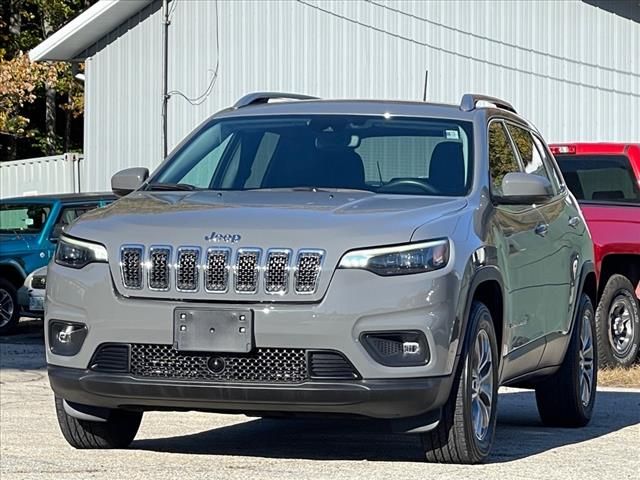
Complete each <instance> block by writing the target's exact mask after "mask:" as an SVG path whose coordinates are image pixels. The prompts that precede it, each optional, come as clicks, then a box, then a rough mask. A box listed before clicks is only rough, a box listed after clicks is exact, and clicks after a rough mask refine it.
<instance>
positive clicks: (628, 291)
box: [596, 274, 640, 368]
mask: <svg viewBox="0 0 640 480" xmlns="http://www.w3.org/2000/svg"><path fill="white" fill-rule="evenodd" d="M616 317H617V318H618V319H620V318H624V319H626V320H627V322H628V323H625V324H624V326H623V324H620V327H619V330H618V332H617V333H618V335H616V331H615V329H614V318H616ZM596 335H597V338H598V359H599V366H600V367H601V368H602V367H629V366H631V365H633V364H634V363H635V361H636V359H637V357H638V347H639V346H640V313H639V312H638V301H637V300H636V296H635V292H634V288H633V285H632V284H631V282H630V281H629V279H628V278H627V277H625V276H623V275H617V274H616V275H612V276H611V277H610V278H609V280H608V281H607V284H606V285H605V287H604V290H603V291H602V295H601V297H600V303H599V304H598V309H597V310H596ZM624 338H626V339H627V341H626V342H625V343H624V344H623V343H622V341H620V340H622V339H624ZM616 340H618V341H616ZM614 342H615V343H616V345H617V347H618V348H616V347H615V346H614V345H613V343H614Z"/></svg>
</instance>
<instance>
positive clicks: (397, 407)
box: [48, 365, 453, 426]
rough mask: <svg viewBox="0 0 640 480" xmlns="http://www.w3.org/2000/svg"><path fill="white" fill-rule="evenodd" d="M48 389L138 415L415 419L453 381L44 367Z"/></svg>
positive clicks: (433, 406) (441, 398) (433, 408)
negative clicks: (277, 378) (228, 378)
mask: <svg viewBox="0 0 640 480" xmlns="http://www.w3.org/2000/svg"><path fill="white" fill-rule="evenodd" d="M48 372H49V382H50V383H51V388H52V389H53V391H54V392H55V393H56V395H58V396H59V397H61V398H64V399H65V400H67V401H69V402H74V403H78V404H82V405H91V406H93V407H106V408H129V409H142V410H166V409H169V410H202V411H216V412H228V413H247V414H260V413H264V412H271V413H320V414H353V415H363V416H367V417H374V418H386V419H406V418H412V417H416V419H421V420H418V422H417V423H416V426H418V425H420V424H422V425H424V424H426V422H425V421H424V416H425V415H429V414H433V413H434V412H438V409H439V408H440V407H441V406H442V405H444V403H445V402H446V399H447V398H448V396H449V393H450V390H451V384H452V379H453V376H451V375H448V376H442V377H429V378H404V379H380V380H357V381H356V380H353V381H333V382H332V381H308V382H305V383H302V384H297V385H273V384H256V383H243V384H242V383H236V384H233V385H230V384H216V383H211V382H196V381H176V380H163V379H153V380H151V379H143V378H136V377H133V376H131V375H128V374H110V373H99V372H93V371H90V370H83V369H76V368H66V367H59V366H54V365H49V367H48Z"/></svg>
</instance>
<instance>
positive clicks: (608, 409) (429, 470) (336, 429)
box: [0, 322, 640, 480]
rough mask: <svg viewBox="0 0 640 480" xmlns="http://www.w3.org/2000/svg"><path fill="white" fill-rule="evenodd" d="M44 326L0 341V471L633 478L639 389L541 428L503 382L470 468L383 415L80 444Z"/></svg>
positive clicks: (162, 419) (172, 422) (103, 475)
mask: <svg viewBox="0 0 640 480" xmlns="http://www.w3.org/2000/svg"><path fill="white" fill-rule="evenodd" d="M44 365H45V362H44V352H43V346H42V331H41V323H40V322H28V323H24V324H22V325H21V331H20V334H19V335H16V336H12V337H0V478H1V479H2V480H14V479H40V478H42V479H44V478H46V479H57V478H60V479H69V480H70V479H89V478H91V479H109V480H113V479H120V478H121V479H132V480H135V479H156V478H158V479H163V480H170V479H180V480H186V479H192V478H193V479H197V478H203V479H204V478H206V479H243V480H247V479H256V480H262V479H271V478H276V479H278V480H287V479H326V478H330V479H332V480H339V479H357V480H364V479H384V480H390V479H396V478H399V479H445V478H456V479H464V478H473V479H474V480H481V479H485V478H486V479H494V478H495V479H500V480H511V479H538V478H540V479H562V480H568V479H588V480H596V479H598V480H599V479H615V480H622V479H634V480H635V479H638V478H640V475H639V474H638V472H640V390H639V389H599V391H598V397H597V403H596V409H595V415H594V418H593V420H592V422H591V423H590V425H589V426H587V427H586V428H582V429H562V428H561V429H552V428H546V427H543V426H542V424H541V422H540V419H539V417H538V414H537V411H536V407H535V398H534V395H533V393H532V392H530V391H526V390H516V389H502V390H501V392H502V393H501V394H500V397H499V416H498V429H497V434H496V440H495V444H494V448H493V454H492V456H491V457H490V459H489V461H488V463H486V464H484V465H475V466H451V465H431V464H427V463H424V462H422V461H421V451H420V442H419V440H418V438H417V437H414V436H411V435H400V434H392V433H389V431H388V429H387V425H386V424H385V423H383V422H375V421H361V420H345V419H331V420H326V419H317V420H316V419H260V418H249V417H245V416H243V415H219V414H208V413H197V412H188V413H171V412H151V413H146V414H145V416H144V419H143V421H142V426H141V428H140V432H139V433H138V436H137V437H136V440H135V441H134V442H133V444H132V445H131V447H130V448H129V449H126V450H112V451H80V450H74V449H73V448H71V447H69V446H68V445H67V443H66V442H65V440H64V439H63V437H62V435H61V434H60V431H59V429H58V425H57V421H56V418H55V413H54V408H53V395H52V393H51V390H50V389H49V385H48V382H47V377H46V370H45V369H44Z"/></svg>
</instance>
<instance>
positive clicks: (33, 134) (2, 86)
mask: <svg viewBox="0 0 640 480" xmlns="http://www.w3.org/2000/svg"><path fill="white" fill-rule="evenodd" d="M94 2H95V0H9V1H8V2H3V3H2V6H1V7H0V13H1V16H0V18H2V19H7V21H2V20H0V142H1V143H0V160H7V159H13V158H16V156H17V155H18V151H20V153H23V152H24V153H25V154H27V155H26V156H36V155H51V154H55V153H61V152H62V151H68V150H71V149H74V148H78V147H81V130H82V125H81V116H82V112H83V103H84V101H83V100H84V99H83V86H82V84H81V83H80V82H78V81H77V80H76V79H75V78H74V75H75V73H77V72H79V71H82V65H72V64H70V63H66V62H56V63H50V62H39V63H34V62H31V61H30V60H29V58H28V56H27V55H26V53H25V52H27V51H28V50H30V49H31V48H33V47H35V46H36V45H37V44H38V43H40V42H41V41H42V40H44V39H45V38H47V37H48V36H49V35H51V34H52V33H54V32H55V31H56V30H58V29H59V28H60V27H61V26H63V25H64V24H66V23H67V22H69V21H70V20H71V19H72V18H73V17H74V16H76V15H77V14H79V13H80V12H82V11H83V10H84V9H86V8H88V7H89V6H90V5H91V4H92V3H94ZM60 116H61V117H63V118H64V122H60V121H58V120H59V117H60Z"/></svg>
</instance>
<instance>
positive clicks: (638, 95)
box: [296, 0, 640, 98]
mask: <svg viewBox="0 0 640 480" xmlns="http://www.w3.org/2000/svg"><path fill="white" fill-rule="evenodd" d="M296 1H297V2H298V3H301V4H302V5H305V6H307V7H309V8H313V9H314V10H318V11H320V12H323V13H326V14H328V15H331V16H333V17H336V18H339V19H341V20H345V21H347V22H349V23H353V24H355V25H359V26H361V27H364V28H368V29H370V30H374V31H376V32H379V33H382V34H384V35H388V36H390V37H394V38H398V39H400V40H404V41H407V42H411V43H413V44H415V45H419V46H421V47H427V48H430V49H432V50H435V51H438V52H442V53H446V54H449V55H454V56H457V57H460V58H464V59H466V60H471V61H473V62H477V63H481V64H485V65H491V66H493V67H498V68H503V69H505V70H510V71H513V72H518V73H524V74H527V75H533V76H535V77H539V78H544V79H547V80H553V81H556V82H561V83H567V84H569V85H574V86H577V87H584V88H591V89H594V90H600V91H603V92H610V93H617V94H620V95H629V96H632V97H636V98H640V93H636V92H629V91H626V90H618V89H615V88H608V87H600V86H598V85H593V84H590V83H583V82H577V81H575V80H568V79H565V78H557V77H553V76H551V75H547V74H545V73H538V72H533V71H531V70H525V69H523V68H518V67H512V66H509V65H503V64H501V63H497V62H493V61H491V60H485V59H481V58H476V57H473V56H471V55H466V54H464V53H460V52H456V51H454V50H450V49H447V48H443V47H438V46H435V45H431V44H429V43H426V42H422V41H420V40H416V39H414V38H410V37H406V36H404V35H400V34H399V33H394V32H390V31H388V30H384V29H382V28H379V27H376V26H374V25H370V24H368V23H364V22H362V21H360V20H356V19H354V18H350V17H346V16H344V15H341V14H339V13H336V12H333V11H331V10H327V9H325V8H322V7H319V6H318V5H314V4H312V3H309V2H307V1H305V0H296Z"/></svg>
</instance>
